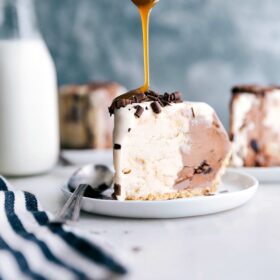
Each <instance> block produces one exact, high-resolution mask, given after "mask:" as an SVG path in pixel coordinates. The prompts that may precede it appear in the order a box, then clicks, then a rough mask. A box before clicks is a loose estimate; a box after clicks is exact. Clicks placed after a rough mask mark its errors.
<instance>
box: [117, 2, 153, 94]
mask: <svg viewBox="0 0 280 280" xmlns="http://www.w3.org/2000/svg"><path fill="white" fill-rule="evenodd" d="M131 1H132V2H133V3H134V4H135V5H136V6H137V8H138V10H139V14H140V17H141V23H142V33H143V56H144V84H143V86H141V87H140V88H137V89H134V90H131V91H129V92H127V93H125V94H123V95H121V96H119V97H117V98H116V99H120V98H130V97H132V96H134V95H136V94H139V93H144V92H146V91H148V90H149V87H150V68H149V19H150V13H151V11H152V8H153V7H154V6H155V4H156V3H157V2H158V1H159V0H131Z"/></svg>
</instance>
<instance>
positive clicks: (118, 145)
mask: <svg viewBox="0 0 280 280" xmlns="http://www.w3.org/2000/svg"><path fill="white" fill-rule="evenodd" d="M121 148H122V146H121V145H120V144H114V150H120V149H121Z"/></svg>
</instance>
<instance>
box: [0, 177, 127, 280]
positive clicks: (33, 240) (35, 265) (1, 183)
mask: <svg viewBox="0 0 280 280" xmlns="http://www.w3.org/2000/svg"><path fill="white" fill-rule="evenodd" d="M50 219H51V215H50V214H49V213H47V212H45V211H43V210H42V208H41V206H40V205H39V203H38V201H37V199H36V197H35V196H34V195H33V194H31V193H28V192H23V191H19V190H14V189H13V188H12V186H11V185H10V184H9V183H8V182H7V181H6V180H5V179H4V178H3V177H1V176H0V280H2V279H3V280H6V279H8V280H22V279H38V280H44V279H54V280H56V279H57V280H68V279H108V278H110V279H111V278H114V279H115V278H117V277H120V276H123V275H125V274H126V268H125V267H124V266H123V265H122V263H121V261H120V258H119V256H117V255H116V254H115V253H114V252H113V250H112V248H111V247H109V246H108V244H105V243H104V241H103V242H100V240H99V241H97V239H95V240H93V239H92V238H93V237H92V236H91V235H90V236H89V235H86V234H85V233H81V232H80V231H78V230H77V229H74V228H70V227H68V226H66V225H63V226H62V225H53V224H50V223H49V220H50Z"/></svg>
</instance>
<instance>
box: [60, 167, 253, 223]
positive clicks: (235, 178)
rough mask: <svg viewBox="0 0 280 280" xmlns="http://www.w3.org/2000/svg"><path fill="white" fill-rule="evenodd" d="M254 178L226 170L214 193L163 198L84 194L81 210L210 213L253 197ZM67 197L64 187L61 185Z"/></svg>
mask: <svg viewBox="0 0 280 280" xmlns="http://www.w3.org/2000/svg"><path fill="white" fill-rule="evenodd" d="M257 188H258V181H257V180H256V179H255V178H254V177H252V176H250V175H247V174H243V173H241V172H237V171H232V170H231V171H227V172H226V174H225V175H224V176H223V178H222V182H221V184H220V186H219V189H218V191H217V193H216V194H215V195H213V196H200V197H193V198H182V199H175V200H166V201H116V200H102V199H94V198H88V197H84V198H83V202H82V209H83V210H84V211H86V212H90V213H94V214H101V215H106V216H114V217H126V218H180V217H190V216H199V215H207V214H213V213H217V212H221V211H226V210H229V209H233V208H235V207H238V206H240V205H242V204H244V203H246V202H247V201H248V200H249V199H250V198H252V197H253V195H254V194H255V192H256V190H257ZM62 191H63V193H64V194H65V196H66V197H67V198H68V197H69V196H70V195H71V193H70V191H69V190H68V188H67V186H64V187H63V188H62Z"/></svg>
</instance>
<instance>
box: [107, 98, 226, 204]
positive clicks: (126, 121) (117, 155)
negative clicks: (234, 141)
mask: <svg viewBox="0 0 280 280" xmlns="http://www.w3.org/2000/svg"><path fill="white" fill-rule="evenodd" d="M176 94H177V100H176V97H175V95H174V94H173V97H174V98H173V101H174V102H176V103H174V102H172V101H170V99H172V98H171V95H169V97H168V95H165V99H164V97H163V96H158V98H159V100H158V101H159V102H158V101H155V99H156V98H153V99H152V100H145V98H144V100H142V101H141V102H138V103H132V104H126V105H124V103H123V105H121V104H119V106H117V107H119V108H113V109H114V115H115V126H114V134H113V143H114V167H115V180H114V183H115V197H116V198H117V199H119V200H124V199H128V200H157V199H172V198H180V197H190V196H193V195H203V194H209V193H211V192H214V191H215V190H216V185H217V184H218V182H219V179H220V176H221V174H222V173H223V171H224V166H225V164H226V162H227V159H228V157H229V153H230V143H229V140H228V136H227V133H226V131H225V129H224V128H223V126H222V124H221V123H220V121H219V119H218V117H217V116H216V114H215V112H214V110H213V109H212V108H211V107H210V106H209V105H207V104H205V103H194V102H180V100H179V99H178V93H176ZM148 99H149V98H148ZM168 99H169V101H167V100H168ZM134 101H137V100H134ZM165 101H167V102H168V103H164V102H165ZM157 102H158V104H157V105H155V103H157ZM177 102H178V103H177ZM126 103H128V102H126ZM159 104H161V106H159ZM111 109H112V108H111ZM111 113H112V110H111Z"/></svg>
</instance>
